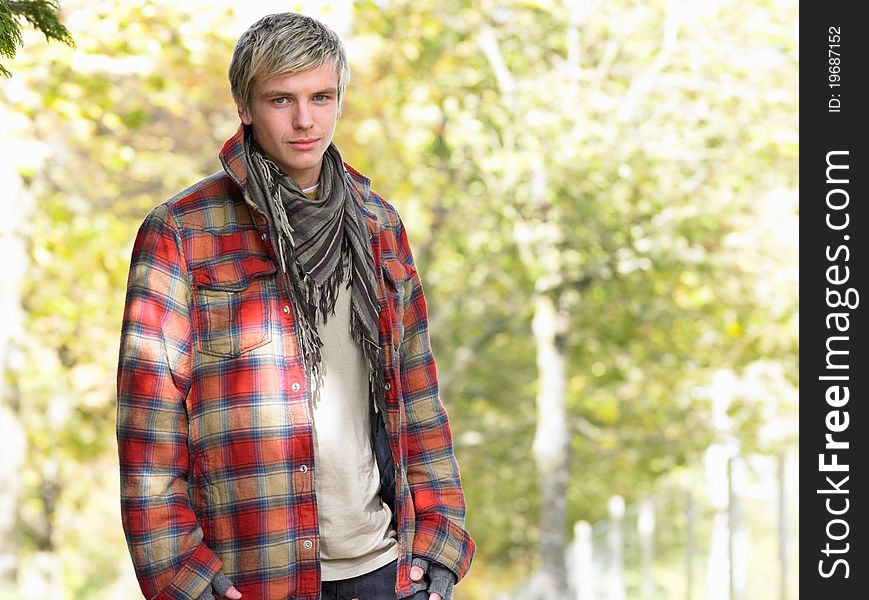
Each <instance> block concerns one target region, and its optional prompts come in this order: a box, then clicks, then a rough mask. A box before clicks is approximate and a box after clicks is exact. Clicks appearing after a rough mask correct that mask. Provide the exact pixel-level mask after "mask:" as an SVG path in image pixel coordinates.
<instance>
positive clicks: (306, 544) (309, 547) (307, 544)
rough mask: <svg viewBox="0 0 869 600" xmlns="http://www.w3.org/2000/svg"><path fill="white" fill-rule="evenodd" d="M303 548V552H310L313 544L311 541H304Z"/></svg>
mask: <svg viewBox="0 0 869 600" xmlns="http://www.w3.org/2000/svg"><path fill="white" fill-rule="evenodd" d="M302 545H303V546H304V547H305V550H310V549H311V548H313V547H314V542H312V541H311V540H305V543H303V544H302Z"/></svg>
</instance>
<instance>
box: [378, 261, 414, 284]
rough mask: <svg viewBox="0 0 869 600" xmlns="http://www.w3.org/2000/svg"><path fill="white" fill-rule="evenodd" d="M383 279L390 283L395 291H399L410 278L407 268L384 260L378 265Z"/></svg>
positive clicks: (397, 262)
mask: <svg viewBox="0 0 869 600" xmlns="http://www.w3.org/2000/svg"><path fill="white" fill-rule="evenodd" d="M380 267H381V270H382V271H383V277H384V279H386V281H388V282H390V283H391V284H392V286H393V287H394V288H395V289H399V287H401V286H402V285H404V282H405V281H407V280H408V278H409V277H410V273H408V271H407V268H406V267H405V266H404V265H403V264H402V263H400V262H399V261H397V260H388V259H387V260H384V261H383V262H382V263H380Z"/></svg>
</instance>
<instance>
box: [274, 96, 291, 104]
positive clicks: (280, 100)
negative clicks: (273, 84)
mask: <svg viewBox="0 0 869 600" xmlns="http://www.w3.org/2000/svg"><path fill="white" fill-rule="evenodd" d="M272 102H273V103H274V104H277V105H281V104H286V103H287V99H286V98H284V97H283V96H281V97H280V98H275V99H273V100H272Z"/></svg>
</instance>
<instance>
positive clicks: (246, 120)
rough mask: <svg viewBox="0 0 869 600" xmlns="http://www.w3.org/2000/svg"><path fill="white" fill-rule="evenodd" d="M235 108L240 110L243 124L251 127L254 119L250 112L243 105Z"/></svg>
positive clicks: (239, 116) (239, 113)
mask: <svg viewBox="0 0 869 600" xmlns="http://www.w3.org/2000/svg"><path fill="white" fill-rule="evenodd" d="M235 107H236V108H237V109H238V118H239V119H241V122H242V123H244V124H245V125H250V124H251V123H253V119H251V118H250V112H248V110H247V109H246V108H245V107H244V106H242V105H241V104H236V105H235Z"/></svg>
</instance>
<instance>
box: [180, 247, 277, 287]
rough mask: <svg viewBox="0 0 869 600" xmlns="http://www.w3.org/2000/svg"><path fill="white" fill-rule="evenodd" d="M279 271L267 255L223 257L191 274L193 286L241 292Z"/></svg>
mask: <svg viewBox="0 0 869 600" xmlns="http://www.w3.org/2000/svg"><path fill="white" fill-rule="evenodd" d="M276 271H277V265H275V263H274V261H273V260H272V259H271V258H269V257H268V256H265V255H258V254H245V255H242V256H239V255H235V256H221V257H220V258H219V259H218V260H216V261H213V262H209V263H204V264H201V265H199V267H198V268H197V269H196V270H194V271H193V272H192V273H191V276H192V277H193V284H194V285H198V286H202V287H207V288H211V289H215V290H227V291H240V290H243V289H246V288H247V287H248V286H249V285H250V282H251V281H252V280H253V279H255V278H257V277H262V276H264V275H271V274H272V273H275V272H276Z"/></svg>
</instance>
